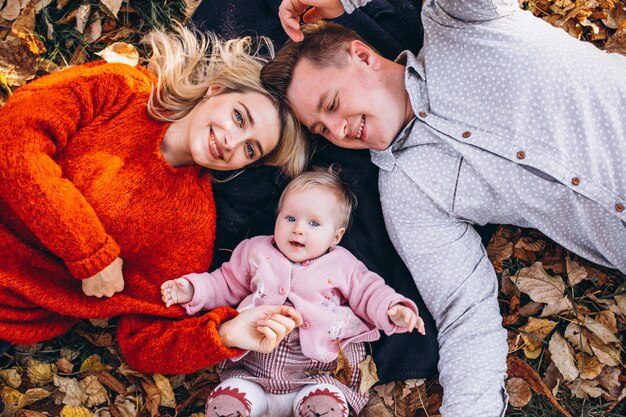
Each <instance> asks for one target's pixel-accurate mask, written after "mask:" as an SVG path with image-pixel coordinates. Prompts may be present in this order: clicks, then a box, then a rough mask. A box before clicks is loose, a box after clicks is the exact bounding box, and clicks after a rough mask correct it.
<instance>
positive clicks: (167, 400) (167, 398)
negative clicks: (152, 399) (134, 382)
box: [152, 374, 176, 408]
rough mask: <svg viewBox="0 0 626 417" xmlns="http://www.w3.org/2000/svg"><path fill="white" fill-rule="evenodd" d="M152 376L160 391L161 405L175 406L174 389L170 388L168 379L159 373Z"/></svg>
mask: <svg viewBox="0 0 626 417" xmlns="http://www.w3.org/2000/svg"><path fill="white" fill-rule="evenodd" d="M152 378H153V379H154V382H155V383H156V386H157V388H158V389H159V391H160V393H161V406H162V407H169V408H176V399H175V398H174V391H173V390H172V385H171V384H170V380H169V379H167V378H166V377H164V376H163V375H161V374H154V375H152Z"/></svg>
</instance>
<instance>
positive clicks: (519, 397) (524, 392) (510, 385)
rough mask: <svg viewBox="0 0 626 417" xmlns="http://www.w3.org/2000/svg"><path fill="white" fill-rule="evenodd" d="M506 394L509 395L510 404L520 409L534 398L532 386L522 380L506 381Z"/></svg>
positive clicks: (512, 379) (510, 379)
mask: <svg viewBox="0 0 626 417" xmlns="http://www.w3.org/2000/svg"><path fill="white" fill-rule="evenodd" d="M506 392H507V393H508V394H509V404H511V405H512V406H513V407H518V408H519V407H524V406H525V405H526V404H528V402H529V401H530V398H531V397H532V392H530V386H528V383H527V382H526V381H524V380H523V379H521V378H509V379H508V380H507V381H506Z"/></svg>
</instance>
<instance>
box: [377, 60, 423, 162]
mask: <svg viewBox="0 0 626 417" xmlns="http://www.w3.org/2000/svg"><path fill="white" fill-rule="evenodd" d="M395 62H397V63H399V64H403V65H404V66H405V70H404V85H405V88H406V89H407V91H408V92H409V98H410V100H411V106H412V107H413V110H414V111H415V109H416V108H418V107H420V105H419V97H418V95H419V91H420V88H419V85H417V86H416V85H415V83H417V82H419V81H418V80H423V79H424V65H423V64H422V62H421V59H420V58H419V57H416V56H415V55H413V53H412V52H411V51H404V52H402V53H401V54H400V55H399V56H398V58H396V61H395ZM414 123H415V118H414V119H413V120H411V122H409V123H408V124H407V125H406V126H405V127H404V128H403V129H402V130H401V131H400V133H399V134H398V136H396V137H395V139H394V140H393V141H392V142H391V144H390V145H389V146H388V147H387V148H386V149H385V150H382V151H377V150H375V149H370V157H371V159H372V162H373V163H374V165H376V166H378V167H379V168H380V169H383V170H385V171H393V168H394V166H395V165H396V157H395V155H394V152H397V151H400V150H401V149H402V148H403V147H404V145H405V143H406V141H407V139H408V138H409V136H410V134H411V129H412V128H413V124H414Z"/></svg>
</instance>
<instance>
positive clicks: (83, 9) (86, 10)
mask: <svg viewBox="0 0 626 417" xmlns="http://www.w3.org/2000/svg"><path fill="white" fill-rule="evenodd" d="M90 15H91V5H90V4H89V3H83V4H81V5H80V6H78V9H77V10H76V30H77V31H78V32H79V33H83V32H84V31H85V27H87V21H88V20H89V16H90Z"/></svg>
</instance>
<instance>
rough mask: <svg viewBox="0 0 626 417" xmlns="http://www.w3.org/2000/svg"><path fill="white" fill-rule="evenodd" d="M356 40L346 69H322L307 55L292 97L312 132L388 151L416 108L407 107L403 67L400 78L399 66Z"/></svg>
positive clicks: (351, 144)
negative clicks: (392, 72)
mask: <svg viewBox="0 0 626 417" xmlns="http://www.w3.org/2000/svg"><path fill="white" fill-rule="evenodd" d="M355 42H357V41H355ZM355 42H353V44H352V46H351V48H350V54H349V55H347V59H346V63H345V65H344V66H343V68H337V67H336V66H333V65H329V66H327V67H324V68H320V67H317V66H316V65H314V64H313V63H312V62H311V61H310V60H308V59H307V58H303V59H301V60H300V62H298V63H297V64H296V66H295V68H294V73H293V78H292V81H291V84H290V86H289V89H288V90H287V98H288V100H289V103H290V105H291V106H292V108H293V110H294V112H295V113H296V116H297V117H298V119H299V120H300V122H301V123H302V124H304V125H305V126H306V127H307V128H308V129H309V130H310V131H311V132H312V133H316V134H319V135H322V136H324V137H325V138H326V139H328V140H329V141H331V142H332V143H334V144H335V145H337V146H340V147H342V148H349V149H370V148H371V149H377V150H383V149H386V148H387V147H388V146H389V145H390V144H391V142H392V141H393V139H394V138H395V137H396V135H397V134H398V133H399V132H400V130H401V129H402V127H403V126H404V125H405V124H406V123H407V122H408V120H410V118H411V117H412V111H411V110H410V106H408V109H407V105H408V100H407V96H406V92H405V90H404V82H403V80H402V78H401V77H400V78H398V74H397V69H398V68H397V67H396V74H395V76H394V77H392V76H391V74H390V73H389V72H390V71H388V69H389V66H390V65H391V66H394V65H397V64H394V63H391V62H390V61H386V60H384V59H383V58H382V57H380V56H378V55H377V54H375V53H374V52H373V51H372V50H371V49H369V48H367V47H366V46H365V45H363V44H362V43H360V42H358V43H357V44H356V46H354V44H355ZM353 46H354V47H353ZM359 48H360V49H359ZM385 61H386V62H385ZM398 80H399V82H398ZM407 111H408V112H410V113H411V115H410V117H409V115H407ZM407 117H408V120H407Z"/></svg>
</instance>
